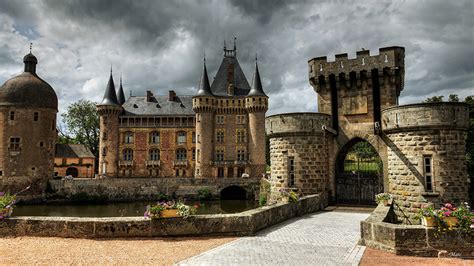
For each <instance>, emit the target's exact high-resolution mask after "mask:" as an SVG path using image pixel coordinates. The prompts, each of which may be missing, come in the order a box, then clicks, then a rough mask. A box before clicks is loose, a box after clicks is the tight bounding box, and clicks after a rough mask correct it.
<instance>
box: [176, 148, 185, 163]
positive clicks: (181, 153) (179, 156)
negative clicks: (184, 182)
mask: <svg viewBox="0 0 474 266" xmlns="http://www.w3.org/2000/svg"><path fill="white" fill-rule="evenodd" d="M176 160H177V161H186V149H183V148H180V149H177V150H176Z"/></svg>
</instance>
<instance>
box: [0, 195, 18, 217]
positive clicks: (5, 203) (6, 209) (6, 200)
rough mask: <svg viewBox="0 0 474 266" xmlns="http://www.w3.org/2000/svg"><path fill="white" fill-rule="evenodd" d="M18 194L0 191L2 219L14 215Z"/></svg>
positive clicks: (0, 214) (0, 213)
mask: <svg viewBox="0 0 474 266" xmlns="http://www.w3.org/2000/svg"><path fill="white" fill-rule="evenodd" d="M15 201H16V196H15V195H11V194H10V193H5V192H0V220H1V219H5V218H8V217H10V216H11V215H12V212H13V206H14V205H15Z"/></svg>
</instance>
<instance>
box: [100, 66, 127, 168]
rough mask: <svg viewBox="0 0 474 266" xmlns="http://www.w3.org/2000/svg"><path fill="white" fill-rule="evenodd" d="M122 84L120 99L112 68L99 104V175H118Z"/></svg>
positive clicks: (122, 97)
mask: <svg viewBox="0 0 474 266" xmlns="http://www.w3.org/2000/svg"><path fill="white" fill-rule="evenodd" d="M124 98H125V97H124V95H123V89H122V84H120V90H119V99H120V102H119V99H117V93H116V92H115V84H114V79H113V77H112V70H111V71H110V77H109V82H108V83H107V88H106V90H105V94H104V98H103V99H102V102H101V103H100V104H98V105H97V111H98V113H99V116H100V122H99V123H100V126H99V127H100V144H99V175H101V176H107V177H117V174H118V162H119V115H120V113H121V112H122V110H123V109H122V106H121V105H122V104H123V101H124Z"/></svg>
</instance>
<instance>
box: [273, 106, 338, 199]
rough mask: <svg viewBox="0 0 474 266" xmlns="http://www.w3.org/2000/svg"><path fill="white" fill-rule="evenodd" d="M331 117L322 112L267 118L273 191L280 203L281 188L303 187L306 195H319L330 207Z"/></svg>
mask: <svg viewBox="0 0 474 266" xmlns="http://www.w3.org/2000/svg"><path fill="white" fill-rule="evenodd" d="M330 118H331V117H330V116H329V115H326V114H319V113H293V114H283V115H273V116H269V117H267V119H266V130H267V135H268V137H269V138H270V161H271V163H272V167H271V178H270V182H271V184H272V186H271V188H272V192H271V198H270V200H269V201H270V202H275V201H277V200H278V194H279V193H278V191H279V190H280V189H292V188H299V190H300V192H301V193H302V194H304V195H309V194H314V193H318V194H320V195H321V199H322V202H325V203H326V204H327V197H328V195H327V192H328V191H329V187H328V185H329V173H328V169H329V167H328V164H329V160H328V159H329V156H328V155H329V145H328V141H330V140H331V139H330V134H329V133H328V132H326V131H325V130H324V129H323V126H329V125H330Z"/></svg>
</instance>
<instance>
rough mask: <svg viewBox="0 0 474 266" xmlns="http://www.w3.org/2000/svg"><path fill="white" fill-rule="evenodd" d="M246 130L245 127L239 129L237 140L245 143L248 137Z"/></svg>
mask: <svg viewBox="0 0 474 266" xmlns="http://www.w3.org/2000/svg"><path fill="white" fill-rule="evenodd" d="M246 133H247V132H246V131H245V129H237V139H236V140H237V142H238V143H244V142H245V139H246Z"/></svg>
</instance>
